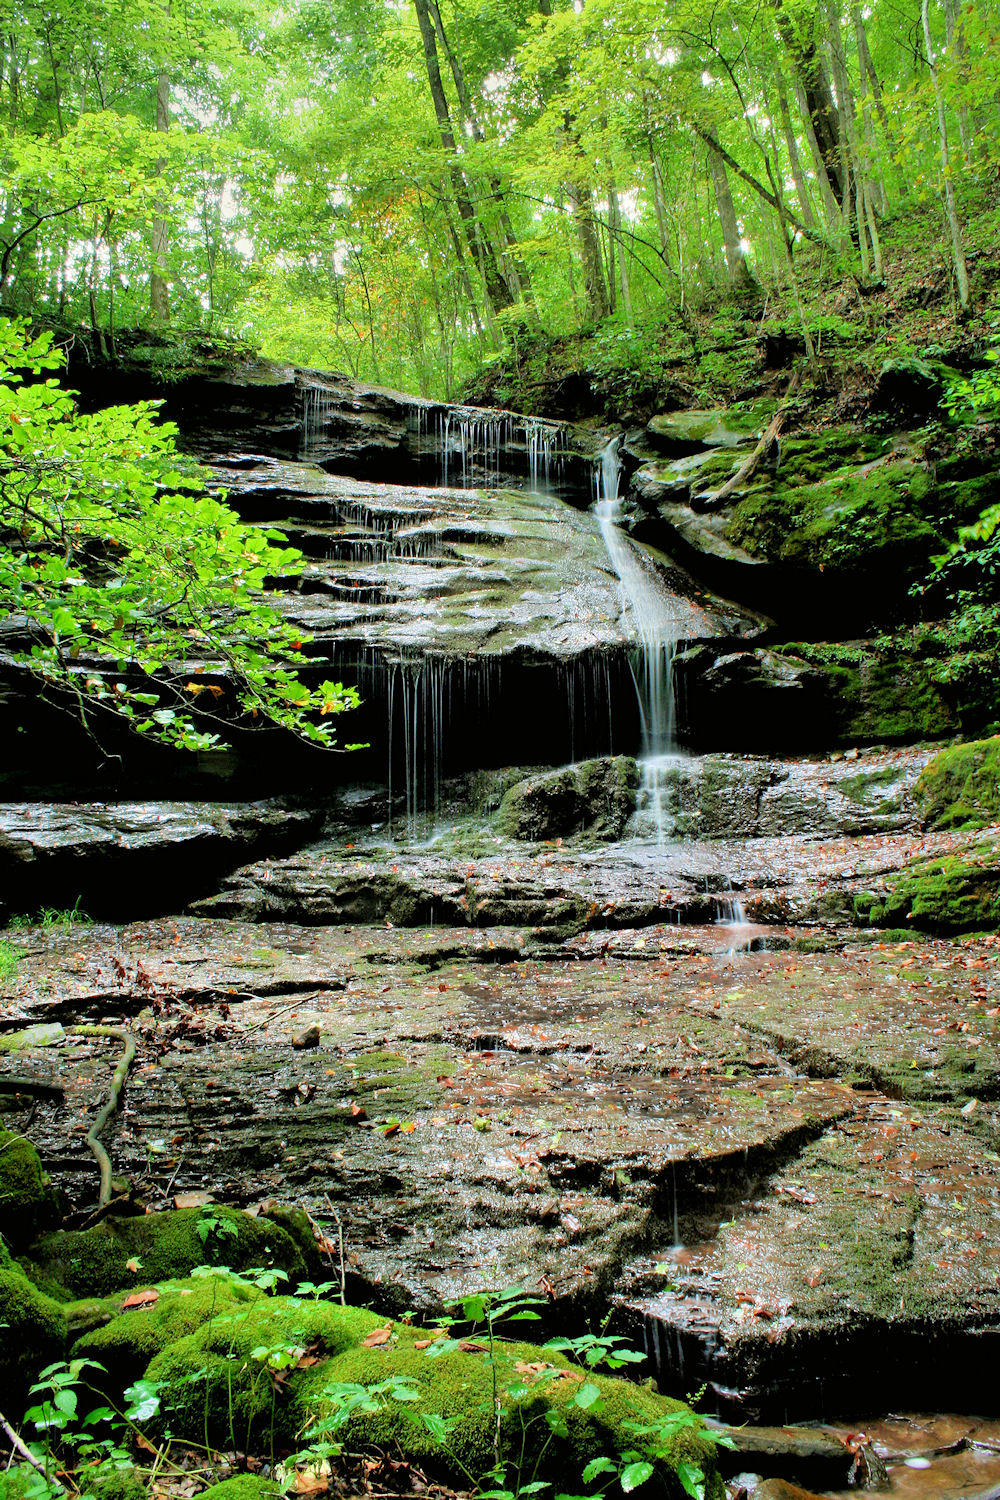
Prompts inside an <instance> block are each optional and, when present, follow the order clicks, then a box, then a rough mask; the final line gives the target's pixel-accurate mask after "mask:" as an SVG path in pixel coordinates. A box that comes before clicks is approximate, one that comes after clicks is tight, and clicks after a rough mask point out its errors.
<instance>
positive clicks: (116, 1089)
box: [68, 1026, 136, 1208]
mask: <svg viewBox="0 0 1000 1500" xmlns="http://www.w3.org/2000/svg"><path fill="white" fill-rule="evenodd" d="M68 1035H70V1036H107V1037H111V1038H112V1039H113V1040H115V1041H118V1042H122V1043H123V1045H124V1048H125V1050H124V1052H123V1053H122V1055H121V1058H120V1059H119V1062H118V1066H117V1068H116V1069H115V1073H114V1077H113V1078H112V1080H111V1088H110V1089H109V1090H108V1097H107V1099H106V1100H105V1102H104V1107H103V1108H102V1109H101V1111H100V1113H99V1114H98V1116H97V1119H96V1120H95V1121H94V1123H93V1125H91V1127H90V1129H89V1130H88V1131H87V1145H88V1146H89V1147H90V1149H91V1151H92V1153H93V1155H94V1158H95V1160H96V1162H97V1165H98V1167H99V1169H100V1173H101V1190H100V1194H99V1196H98V1200H97V1205H98V1207H99V1208H106V1207H107V1206H108V1204H109V1203H110V1202H111V1158H110V1156H109V1155H108V1153H107V1151H106V1150H105V1149H104V1147H103V1146H102V1145H101V1142H100V1140H99V1139H98V1137H99V1136H100V1134H101V1131H102V1130H103V1129H104V1127H105V1125H106V1124H107V1123H108V1121H109V1120H110V1119H111V1116H112V1115H113V1114H114V1112H115V1110H116V1109H117V1108H118V1101H119V1098H120V1097H121V1091H122V1088H123V1087H124V1084H125V1080H126V1078H127V1077H128V1072H129V1069H130V1068H131V1066H132V1064H133V1062H134V1061H135V1052H136V1043H135V1037H134V1036H133V1035H132V1033H131V1032H130V1031H126V1030H125V1029H124V1028H123V1027H121V1026H73V1027H72V1028H70V1029H69V1031H68Z"/></svg>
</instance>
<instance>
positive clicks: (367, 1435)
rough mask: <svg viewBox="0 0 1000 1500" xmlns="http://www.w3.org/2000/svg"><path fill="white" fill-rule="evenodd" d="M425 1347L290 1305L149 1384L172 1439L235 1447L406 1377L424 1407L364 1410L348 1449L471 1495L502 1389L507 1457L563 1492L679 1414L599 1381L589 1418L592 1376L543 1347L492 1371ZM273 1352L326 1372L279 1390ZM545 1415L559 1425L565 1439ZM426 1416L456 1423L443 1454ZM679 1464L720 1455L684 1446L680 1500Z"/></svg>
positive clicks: (363, 1319)
mask: <svg viewBox="0 0 1000 1500" xmlns="http://www.w3.org/2000/svg"><path fill="white" fill-rule="evenodd" d="M381 1327H389V1328H390V1329H391V1337H390V1339H389V1340H388V1341H387V1342H386V1343H384V1344H380V1345H378V1346H377V1347H372V1348H366V1347H365V1346H364V1344H363V1340H364V1338H365V1337H366V1336H367V1335H368V1334H369V1333H371V1332H372V1331H373V1330H375V1329H376V1328H381ZM425 1338H426V1334H422V1333H421V1331H420V1330H418V1329H413V1328H411V1327H409V1326H407V1325H404V1324H398V1323H397V1324H387V1323H386V1322H385V1320H384V1319H381V1318H377V1317H376V1316H375V1315H374V1314H372V1313H368V1312H362V1311H358V1310H355V1309H351V1308H340V1307H334V1306H332V1305H330V1304H323V1303H295V1302H292V1301H290V1300H289V1299H287V1298H280V1297H279V1298H273V1299H268V1301H267V1302H266V1303H264V1304H258V1305H255V1306H254V1307H252V1308H251V1309H250V1310H249V1311H248V1312H247V1313H245V1314H244V1313H237V1314H235V1315H234V1316H232V1317H231V1318H227V1319H222V1320H216V1321H215V1322H213V1323H212V1324H211V1325H208V1326H206V1327H203V1328H202V1329H201V1330H199V1331H198V1332H196V1333H194V1334H192V1335H189V1336H187V1337H185V1338H182V1339H179V1340H178V1341H177V1342H176V1343H174V1344H172V1345H170V1346H169V1347H168V1348H166V1349H165V1350H163V1351H162V1353H160V1354H159V1355H157V1357H156V1358H155V1359H154V1360H153V1361H152V1363H151V1364H150V1366H149V1369H148V1376H149V1378H150V1379H151V1380H158V1381H162V1382H163V1383H164V1384H163V1390H162V1392H161V1395H162V1399H163V1401H164V1405H165V1420H166V1421H168V1422H169V1424H170V1427H171V1430H172V1431H173V1432H174V1433H175V1434H177V1435H178V1436H179V1437H182V1438H189V1439H191V1440H200V1439H204V1438H205V1437H206V1435H207V1440H208V1441H209V1442H210V1443H220V1444H222V1443H236V1444H237V1445H238V1446H253V1445H254V1444H257V1445H258V1446H259V1445H260V1444H262V1443H268V1444H269V1443H272V1442H273V1443H274V1444H275V1445H281V1444H284V1443H289V1442H291V1441H292V1440H293V1438H294V1436H295V1434H296V1433H297V1432H300V1431H301V1430H302V1429H303V1428H304V1427H305V1426H306V1425H307V1424H308V1422H309V1421H310V1420H315V1419H317V1418H322V1415H323V1413H324V1411H325V1410H327V1409H328V1408H329V1406H330V1404H331V1401H334V1400H335V1399H336V1394H337V1388H338V1387H342V1386H343V1385H361V1386H365V1387H372V1386H376V1385H379V1384H380V1383H381V1382H383V1381H385V1380H386V1379H387V1378H389V1377H390V1376H398V1377H403V1378H405V1379H406V1380H407V1381H408V1382H410V1383H411V1384H412V1386H413V1387H414V1388H415V1390H416V1392H417V1400H416V1401H414V1402H405V1403H404V1402H397V1401H395V1400H392V1399H389V1400H388V1401H387V1402H386V1403H385V1404H384V1405H383V1406H381V1407H380V1409H379V1410H377V1411H376V1412H374V1413H371V1412H369V1413H356V1414H355V1415H353V1416H352V1417H351V1419H350V1421H349V1423H348V1425H347V1427H346V1429H344V1432H343V1438H344V1440H345V1441H346V1442H347V1443H348V1445H349V1446H351V1447H352V1448H362V1449H364V1448H377V1449H381V1450H385V1449H389V1450H394V1451H399V1452H401V1453H402V1454H403V1455H404V1456H405V1457H406V1458H408V1459H409V1460H410V1461H411V1462H414V1463H418V1464H420V1465H421V1466H423V1467H425V1468H427V1469H428V1470H429V1471H430V1472H431V1473H433V1474H435V1475H438V1476H440V1477H441V1478H442V1479H444V1480H447V1481H448V1482H450V1483H453V1484H456V1485H460V1486H462V1487H467V1486H468V1484H469V1483H470V1482H474V1481H476V1480H478V1479H479V1478H481V1477H483V1476H484V1475H485V1474H487V1473H488V1471H489V1470H490V1469H491V1468H492V1467H493V1463H494V1448H493V1442H494V1436H493V1435H494V1430H495V1415H494V1405H493V1399H494V1389H495V1386H496V1389H497V1391H498V1392H499V1395H500V1403H501V1415H500V1444H501V1454H502V1457H503V1458H504V1459H506V1460H518V1461H521V1459H522V1455H523V1468H522V1472H525V1471H529V1470H530V1471H532V1472H534V1471H535V1469H536V1467H537V1473H538V1477H541V1478H547V1479H549V1480H550V1481H555V1482H558V1483H559V1484H560V1485H566V1484H567V1475H571V1476H572V1477H573V1480H574V1482H577V1483H579V1476H580V1473H581V1471H582V1469H583V1467H584V1466H585V1465H586V1464H587V1463H588V1462H589V1461H590V1460H591V1459H592V1458H598V1457H602V1456H609V1457H615V1456H617V1455H620V1454H622V1453H623V1452H624V1451H626V1450H627V1449H631V1448H635V1447H641V1446H642V1440H641V1439H639V1438H637V1436H636V1435H635V1433H634V1432H633V1431H631V1430H630V1428H629V1425H628V1424H630V1423H637V1424H652V1423H653V1422H655V1421H657V1420H659V1419H660V1418H662V1417H663V1416H665V1415H667V1414H668V1413H671V1412H674V1411H677V1410H680V1409H682V1408H681V1407H680V1404H679V1403H677V1402H673V1401H669V1400H667V1399H666V1398H665V1397H661V1396H659V1395H657V1394H656V1393H655V1392H654V1391H653V1390H652V1389H651V1388H649V1387H645V1386H640V1385H636V1384H633V1383H631V1382H628V1381H622V1380H615V1379H610V1378H607V1377H601V1376H596V1377H588V1378H591V1379H593V1381H594V1384H595V1385H596V1386H597V1388H598V1391H599V1396H600V1399H599V1400H598V1401H596V1402H595V1403H594V1404H593V1405H592V1406H590V1407H587V1408H586V1409H584V1408H583V1407H580V1406H577V1405H576V1404H575V1401H574V1397H575V1395H576V1394H577V1392H578V1391H579V1390H580V1384H581V1380H582V1376H581V1374H580V1372H579V1371H578V1370H574V1369H573V1368H572V1367H571V1366H570V1365H569V1364H568V1362H567V1361H566V1360H565V1359H564V1358H563V1357H562V1356H561V1355H558V1354H549V1353H547V1352H546V1351H544V1350H542V1349H540V1348H539V1347H538V1346H537V1345H533V1344H520V1343H516V1344H515V1343H511V1344H507V1343H499V1344H498V1345H497V1347H496V1354H495V1359H494V1361H493V1362H492V1363H491V1361H490V1359H489V1358H488V1357H487V1355H486V1354H485V1353H484V1352H481V1351H471V1350H461V1349H458V1350H453V1351H450V1352H448V1353H445V1354H442V1355H440V1356H437V1357H432V1356H431V1355H429V1354H428V1353H427V1351H426V1350H422V1349H418V1348H417V1347H416V1345H417V1343H418V1342H419V1341H421V1340H422V1339H425ZM275 1348H291V1349H308V1350H309V1351H310V1354H311V1355H312V1356H313V1357H314V1358H316V1359H318V1361H319V1362H318V1363H315V1364H311V1365H308V1366H307V1367H306V1368H301V1369H300V1368H295V1367H294V1366H293V1367H291V1368H289V1369H288V1370H287V1371H286V1372H283V1376H282V1379H281V1381H280V1382H275V1381H274V1380H273V1379H272V1377H271V1374H270V1371H269V1369H268V1367H267V1361H266V1359H265V1358H262V1357H261V1355H260V1351H261V1350H262V1349H275ZM540 1367H541V1368H540ZM546 1412H554V1413H558V1415H559V1416H560V1417H561V1419H562V1421H561V1423H557V1430H556V1431H555V1432H553V1429H552V1428H550V1426H549V1424H548V1422H547V1421H546V1418H545V1414H546ZM422 1414H426V1415H428V1416H433V1415H437V1416H440V1417H442V1418H444V1419H445V1421H446V1422H447V1423H449V1424H452V1423H453V1424H454V1425H451V1426H450V1431H449V1436H448V1440H447V1442H446V1444H445V1445H444V1446H442V1445H441V1444H440V1443H439V1442H438V1441H437V1440H436V1439H435V1438H434V1437H433V1436H432V1435H431V1433H430V1431H429V1430H428V1428H427V1427H426V1425H425V1424H424V1422H423V1420H422ZM559 1429H562V1430H559ZM681 1457H689V1458H692V1459H693V1460H694V1461H696V1462H700V1463H702V1464H704V1466H705V1467H706V1469H711V1458H710V1453H709V1452H708V1450H707V1449H706V1447H705V1445H704V1444H703V1443H701V1442H700V1440H699V1439H698V1438H697V1436H694V1435H692V1434H690V1433H687V1434H685V1435H683V1436H680V1437H678V1439H677V1443H676V1447H675V1450H674V1451H673V1452H672V1453H671V1454H670V1456H669V1459H668V1466H667V1468H666V1470H665V1471H664V1473H663V1474H662V1475H661V1482H660V1486H659V1487H660V1489H661V1490H664V1491H666V1492H667V1493H670V1494H677V1495H678V1496H679V1495H680V1487H679V1485H678V1484H677V1482H676V1480H675V1478H674V1476H673V1471H672V1469H671V1467H670V1464H671V1463H676V1461H677V1460H678V1459H679V1458H681Z"/></svg>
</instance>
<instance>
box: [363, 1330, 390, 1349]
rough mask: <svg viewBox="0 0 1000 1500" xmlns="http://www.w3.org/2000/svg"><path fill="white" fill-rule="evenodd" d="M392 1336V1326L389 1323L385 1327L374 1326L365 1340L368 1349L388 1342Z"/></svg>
mask: <svg viewBox="0 0 1000 1500" xmlns="http://www.w3.org/2000/svg"><path fill="white" fill-rule="evenodd" d="M391 1338H392V1328H391V1327H390V1326H389V1325H388V1324H387V1325H386V1326H385V1328H373V1329H372V1331H371V1333H370V1334H369V1335H368V1337H367V1338H366V1339H365V1340H364V1346H365V1348H366V1349H377V1348H379V1346H380V1345H381V1344H387V1343H388V1342H389V1340H390V1339H391Z"/></svg>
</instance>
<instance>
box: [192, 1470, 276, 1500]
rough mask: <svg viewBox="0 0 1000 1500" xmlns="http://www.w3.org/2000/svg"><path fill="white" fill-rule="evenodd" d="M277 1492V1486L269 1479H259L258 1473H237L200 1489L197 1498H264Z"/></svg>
mask: <svg viewBox="0 0 1000 1500" xmlns="http://www.w3.org/2000/svg"><path fill="white" fill-rule="evenodd" d="M278 1493H279V1491H278V1486H277V1485H276V1484H274V1483H272V1481H271V1480H270V1479H261V1477H260V1476H259V1475H258V1474H237V1475H235V1476H234V1478H232V1479H223V1480H222V1482H221V1484H213V1485H210V1486H209V1487H208V1489H207V1490H202V1492H201V1494H200V1495H199V1496H198V1500H265V1497H267V1496H270V1495H277V1494H278Z"/></svg>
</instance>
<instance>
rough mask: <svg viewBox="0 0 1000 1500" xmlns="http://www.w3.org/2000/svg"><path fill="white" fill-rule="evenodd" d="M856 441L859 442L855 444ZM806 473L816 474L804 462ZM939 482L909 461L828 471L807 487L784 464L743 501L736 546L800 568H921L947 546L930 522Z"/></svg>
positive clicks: (735, 517) (732, 530) (734, 525)
mask: <svg viewBox="0 0 1000 1500" xmlns="http://www.w3.org/2000/svg"><path fill="white" fill-rule="evenodd" d="M855 441H857V440H856V439H855ZM798 467H799V473H800V474H801V473H803V472H809V471H810V468H809V465H808V463H806V462H805V460H804V459H803V458H800V459H799V464H798ZM932 485H933V481H932V479H931V476H930V472H929V470H928V469H926V468H925V467H924V466H923V465H921V464H918V463H914V462H913V461H912V460H910V459H895V460H893V461H891V462H889V461H887V462H879V463H876V464H873V465H871V466H869V467H866V468H862V469H851V468H839V469H836V470H835V471H834V472H833V473H830V472H829V470H826V471H825V472H824V473H823V476H822V477H819V478H817V479H815V480H810V481H808V482H804V483H803V482H801V480H800V479H799V478H798V477H797V476H796V474H795V471H794V469H793V470H792V471H791V472H789V471H788V470H786V469H785V468H784V467H783V468H782V470H780V471H779V478H778V480H777V481H776V482H775V483H774V484H773V485H767V486H761V487H759V488H758V489H756V490H754V491H753V492H752V493H751V494H749V495H748V496H747V497H746V498H745V499H743V500H741V501H740V502H739V503H738V504H737V505H736V507H735V509H734V510H733V513H732V518H731V520H730V523H729V527H728V536H729V538H730V540H731V541H733V542H735V543H736V544H737V545H738V546H741V547H743V548H744V549H745V550H746V551H747V552H749V553H751V554H752V555H753V556H755V557H764V558H766V559H767V560H768V561H769V562H783V563H790V564H793V565H795V566H798V567H815V568H830V567H837V568H847V569H871V568H875V567H888V566H890V565H891V566H897V567H906V568H912V567H914V566H917V565H922V564H923V563H924V562H925V561H926V559H927V558H928V557H929V556H930V554H931V552H932V551H933V550H934V548H935V547H936V546H938V545H939V544H940V540H941V538H940V534H939V532H938V529H937V527H936V526H935V525H934V524H932V522H931V520H929V519H928V504H927V501H928V496H929V494H930V493H931V490H932Z"/></svg>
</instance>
